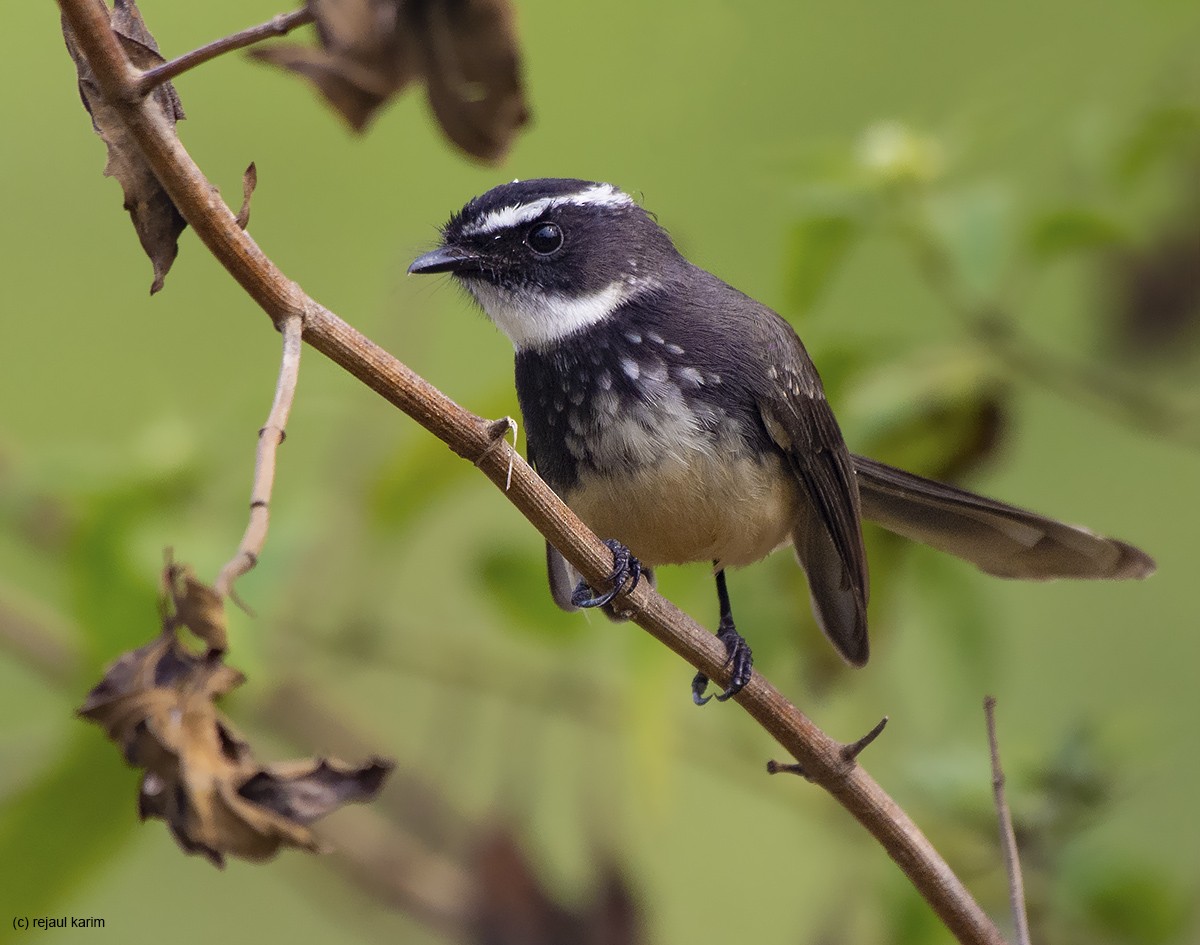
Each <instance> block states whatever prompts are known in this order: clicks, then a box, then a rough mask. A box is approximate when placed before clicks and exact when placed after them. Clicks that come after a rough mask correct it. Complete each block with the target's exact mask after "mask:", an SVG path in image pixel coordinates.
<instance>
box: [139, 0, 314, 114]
mask: <svg viewBox="0 0 1200 945" xmlns="http://www.w3.org/2000/svg"><path fill="white" fill-rule="evenodd" d="M312 21H313V15H312V12H311V11H310V10H309V9H308V8H307V7H304V8H301V9H299V10H293V11H292V12H291V13H280V14H277V15H276V16H273V17H271V19H269V20H267V22H266V23H260V24H259V25H258V26H251V27H248V28H247V29H244V30H242V31H241V32H238V33H233V34H231V35H229V36H222V37H221V38H220V39H218V40H214V41H213V42H211V43H209V44H208V45H206V46H201V47H200V48H199V49H193V50H192V51H191V52H189V53H184V54H183V55H182V56H179V57H178V58H177V59H172V60H171V61H170V62H164V63H163V64H162V65H161V66H155V67H154V68H153V69H147V70H146V71H145V72H143V73H142V74H141V76H140V77H139V78H138V80H137V85H136V88H135V91H136V93H137V94H138V95H149V94H150V92H151V91H153V89H154V88H155V87H156V86H159V85H162V84H163V83H164V82H170V81H171V80H172V79H174V78H175V77H176V76H178V75H182V74H183V73H185V72H187V71H188V70H189V69H195V68H196V66H200V65H203V64H204V63H206V62H208V61H209V60H210V59H216V58H217V56H222V55H224V54H225V53H227V52H234V51H235V50H238V49H245V48H246V47H247V46H253V45H254V44H255V43H258V42H262V41H263V40H264V39H270V38H271V37H272V36H284V35H286V34H287V33H290V32H291V31H292V30H294V29H296V27H298V26H305V25H307V24H309V23H311V22H312Z"/></svg>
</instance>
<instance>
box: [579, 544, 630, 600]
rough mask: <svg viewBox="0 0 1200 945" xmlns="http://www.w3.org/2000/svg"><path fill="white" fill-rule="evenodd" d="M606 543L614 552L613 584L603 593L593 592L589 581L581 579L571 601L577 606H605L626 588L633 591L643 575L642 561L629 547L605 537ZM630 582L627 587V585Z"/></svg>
mask: <svg viewBox="0 0 1200 945" xmlns="http://www.w3.org/2000/svg"><path fill="white" fill-rule="evenodd" d="M604 545H605V547H607V548H608V550H609V551H611V552H612V556H613V569H612V574H611V575H609V578H608V579H609V582H610V584H611V586H610V587H609V589H608V590H607V591H605V592H604V593H603V594H593V593H592V589H591V588H590V587H588V583H587V581H580V582H579V584H578V586H576V588H575V590H574V591H573V592H572V594H571V603H572V604H574V605H575V606H576V607H604V606H606V605H607V604H610V603H612V600H613V598H614V597H616V596H617V595H618V594H620V593H621V592H622V591H624V590H629V591H632V590H633V589H634V588H635V587H637V586H638V580H639V579H640V578H641V576H642V563H641V562H640V561H638V559H637V558H635V557H634V556H633V555H631V554H630V553H629V549H628V548H626V547H625V546H624V545H622V544H621V543H620V542H619V541H614V540H613V539H612V538H606V539H604ZM626 584H629V587H628V588H626V587H625V585H626Z"/></svg>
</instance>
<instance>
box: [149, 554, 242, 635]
mask: <svg viewBox="0 0 1200 945" xmlns="http://www.w3.org/2000/svg"><path fill="white" fill-rule="evenodd" d="M163 583H164V584H165V585H166V588H167V592H168V593H169V594H170V597H171V603H172V605H173V608H174V619H175V622H176V623H177V624H182V625H183V626H185V627H187V628H188V629H189V630H191V631H192V633H194V634H195V635H196V636H197V637H199V638H200V639H201V640H203V641H204V642H205V643H207V644H208V646H209V649H211V650H216V651H217V652H223V651H224V650H226V649H227V648H228V645H229V639H228V635H227V633H226V630H225V601H224V600H223V599H222V598H221V595H220V594H218V593H217V592H216V591H215V590H214V589H213V588H211V587H209V586H208V585H207V584H204V583H203V582H201V581H199V580H197V579H196V576H195V574H194V573H193V572H192V569H191V568H189V567H188V566H187V565H182V564H175V563H174V562H172V561H168V562H167V565H166V567H165V568H164V569H163Z"/></svg>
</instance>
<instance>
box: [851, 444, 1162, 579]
mask: <svg viewBox="0 0 1200 945" xmlns="http://www.w3.org/2000/svg"><path fill="white" fill-rule="evenodd" d="M853 461H854V468H855V471H856V473H857V476H858V485H859V490H860V492H861V494H862V510H863V515H864V516H865V517H866V518H869V519H870V520H871V521H873V522H877V523H878V524H880V525H882V526H883V527H884V528H886V529H888V530H889V531H893V532H895V533H896V534H898V535H903V536H904V537H906V538H912V539H914V540H915V541H919V542H923V543H924V544H927V545H930V546H932V547H934V548H937V549H939V550H940V551H946V552H949V553H950V554H952V555H957V556H958V557H960V558H963V559H965V560H967V561H970V562H972V563H973V564H975V565H976V566H977V567H979V568H980V569H981V570H983V571H986V572H987V573H988V574H994V575H996V576H997V577H1006V578H1022V579H1024V580H1033V581H1037V580H1043V581H1044V580H1052V579H1054V578H1095V579H1101V578H1107V579H1121V578H1142V577H1146V575H1148V574H1151V573H1152V572H1153V571H1154V561H1153V559H1152V558H1150V556H1149V555H1147V554H1145V553H1144V552H1142V551H1140V550H1138V549H1137V548H1134V547H1133V546H1132V545H1128V544H1126V543H1125V542H1123V541H1117V540H1116V539H1115V538H1106V537H1104V536H1103V535H1097V534H1096V533H1095V532H1091V531H1088V530H1087V529H1086V528H1081V527H1079V526H1078V525H1067V524H1065V523H1063V522H1058V521H1055V520H1054V519H1051V518H1046V517H1045V516H1042V515H1038V514H1036V513H1035V512H1029V511H1026V510H1025V509H1020V508H1017V507H1016V506H1012V505H1006V504H1005V503H1003V502H997V501H996V500H994V499H988V498H985V497H984V496H981V495H976V494H975V493H973V492H967V491H966V490H964V489H957V488H955V487H954V486H948V485H946V484H944V483H941V482H934V481H933V480H932V479H925V478H923V477H921V476H917V475H914V474H913V473H909V472H905V471H904V470H902V469H896V468H895V467H893V466H888V465H885V464H884V463H880V462H877V461H875V460H873V459H867V458H866V457H863V456H855V457H853Z"/></svg>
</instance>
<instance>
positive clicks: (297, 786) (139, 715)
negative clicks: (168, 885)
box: [79, 614, 391, 866]
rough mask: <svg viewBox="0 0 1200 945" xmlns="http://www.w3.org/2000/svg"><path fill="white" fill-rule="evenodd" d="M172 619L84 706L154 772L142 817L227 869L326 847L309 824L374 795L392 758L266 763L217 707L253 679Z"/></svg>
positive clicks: (115, 668)
mask: <svg viewBox="0 0 1200 945" xmlns="http://www.w3.org/2000/svg"><path fill="white" fill-rule="evenodd" d="M165 623H166V626H165V628H164V630H163V632H162V633H161V634H160V635H159V636H158V637H157V638H156V639H155V640H153V641H151V642H150V643H148V644H146V645H145V646H143V647H140V648H139V649H137V650H134V651H132V652H130V653H126V654H125V655H123V656H122V657H121V658H120V659H118V660H117V661H116V662H115V663H114V664H113V665H112V666H111V667H110V668H109V670H108V672H107V673H106V674H105V676H104V678H103V679H102V680H101V681H100V683H99V684H97V685H96V687H95V688H94V689H92V691H91V692H90V693H89V694H88V696H87V699H86V700H85V701H84V704H83V706H82V707H81V708H80V710H79V712H80V715H82V716H83V717H84V718H87V719H89V720H90V721H93V722H95V723H96V724H97V725H100V726H101V727H102V728H104V729H105V731H106V732H107V733H108V736H109V738H110V739H112V741H114V742H115V743H116V744H117V745H118V746H120V748H121V750H122V752H123V754H124V756H125V759H126V761H128V762H129V764H131V765H133V766H134V767H139V768H143V769H145V774H144V775H143V777H142V784H141V790H140V792H139V796H138V812H139V814H140V815H141V817H142V818H143V819H146V818H150V817H156V818H160V819H162V820H164V821H166V823H167V826H168V827H169V828H170V830H171V833H172V835H173V836H174V837H175V839H176V841H177V842H178V843H179V845H180V846H181V847H182V848H183V849H184V850H185V851H187V852H188V853H197V854H200V855H202V856H205V857H207V858H208V859H209V860H210V861H211V862H212V863H214V864H216V865H217V866H221V865H223V864H224V861H225V857H226V856H238V857H242V858H244V859H248V860H265V859H269V858H270V857H272V856H274V855H275V854H276V853H277V852H278V851H279V849H280V848H281V847H284V846H292V847H299V848H301V849H305V850H316V849H317V847H318V844H317V841H316V838H315V837H314V835H313V834H312V832H311V830H310V829H309V824H311V823H312V822H313V821H314V820H316V819H318V818H319V817H322V816H324V815H325V814H327V813H329V812H330V811H332V810H333V809H335V808H336V807H338V806H340V805H342V804H346V803H351V802H354V801H364V800H369V799H371V798H373V797H374V796H375V795H376V794H377V793H378V791H379V789H380V788H381V787H382V785H383V781H384V779H385V778H386V777H387V774H388V772H389V771H391V764H390V762H387V761H383V760H380V759H371V760H369V761H368V762H367V763H366V764H364V765H362V766H361V767H358V768H354V767H349V766H346V765H344V764H342V763H341V762H337V761H333V760H326V759H306V760H303V761H293V762H286V763H282V764H276V765H266V766H263V765H260V764H258V762H257V761H256V760H255V758H254V755H253V753H252V752H251V750H250V746H249V745H248V744H247V742H246V741H245V740H244V739H243V738H242V737H241V736H240V735H238V734H237V732H236V731H234V729H233V727H232V726H231V725H230V724H229V722H228V720H227V719H225V717H224V716H223V715H222V714H221V713H220V712H218V711H217V708H216V705H215V700H216V698H217V697H218V696H221V695H224V694H225V693H228V692H229V691H230V690H232V689H234V688H235V687H236V686H238V685H240V684H241V683H242V682H243V681H244V677H243V676H242V674H241V673H239V672H238V671H237V670H235V669H232V668H230V667H229V666H227V665H225V663H224V662H222V658H221V653H220V652H218V651H216V650H209V651H208V652H207V653H206V654H204V655H197V654H194V653H191V652H190V651H189V650H187V649H186V648H185V647H184V646H183V644H182V643H180V641H179V639H178V636H177V634H176V632H175V628H176V626H177V625H178V623H177V621H176V620H175V618H174V617H173V616H172V615H170V614H167V615H166V617H165Z"/></svg>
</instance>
